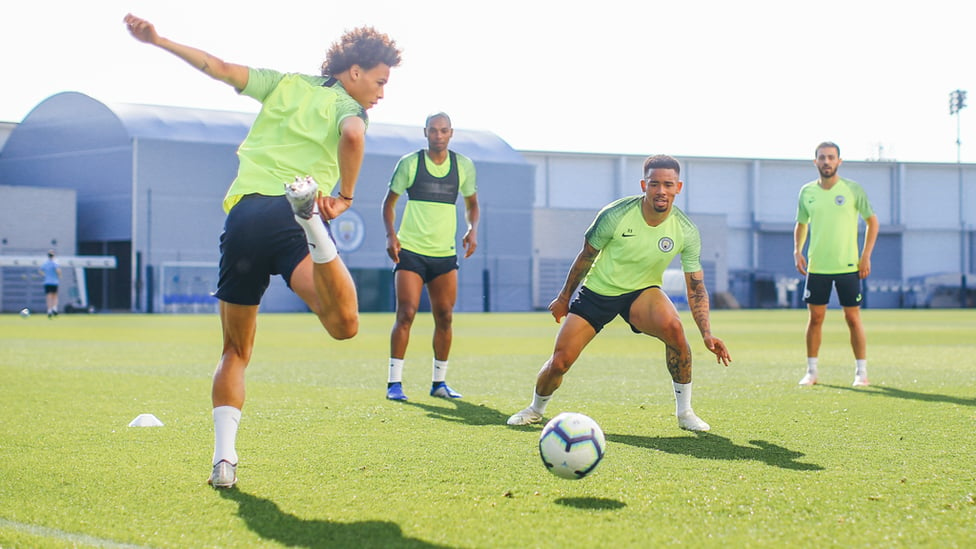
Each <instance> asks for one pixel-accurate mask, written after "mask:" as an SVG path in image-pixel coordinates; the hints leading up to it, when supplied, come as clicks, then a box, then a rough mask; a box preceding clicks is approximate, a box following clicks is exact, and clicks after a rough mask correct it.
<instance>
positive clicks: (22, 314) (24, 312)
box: [20, 307, 30, 318]
mask: <svg viewBox="0 0 976 549" xmlns="http://www.w3.org/2000/svg"><path fill="white" fill-rule="evenodd" d="M29 316H30V309H28V308H27V307H24V308H23V309H21V310H20V318H28V317H29Z"/></svg>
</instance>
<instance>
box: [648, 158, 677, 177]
mask: <svg viewBox="0 0 976 549" xmlns="http://www.w3.org/2000/svg"><path fill="white" fill-rule="evenodd" d="M655 169H664V170H674V173H675V174H677V175H681V164H678V161H677V160H676V159H675V158H674V157H673V156H668V155H666V154H655V155H652V156H648V157H647V159H646V160H644V176H645V177H646V176H647V173H648V172H649V171H651V170H655Z"/></svg>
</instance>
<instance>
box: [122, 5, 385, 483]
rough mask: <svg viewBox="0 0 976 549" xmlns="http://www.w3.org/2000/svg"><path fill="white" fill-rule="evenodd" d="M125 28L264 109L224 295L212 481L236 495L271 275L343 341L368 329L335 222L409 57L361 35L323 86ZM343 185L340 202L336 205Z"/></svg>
mask: <svg viewBox="0 0 976 549" xmlns="http://www.w3.org/2000/svg"><path fill="white" fill-rule="evenodd" d="M125 23H126V25H127V27H128V30H129V32H130V33H131V34H132V36H133V37H135V38H136V40H139V41H140V42H144V43H147V44H151V45H154V46H157V47H159V48H162V49H163V50H165V51H168V52H170V53H172V54H174V55H175V56H177V57H179V58H180V59H183V60H184V61H186V62H187V63H189V64H190V65H192V66H193V67H195V68H196V69H197V70H199V71H201V72H203V73H204V74H206V75H208V76H210V77H211V78H214V79H216V80H219V81H221V82H224V83H226V84H229V85H231V86H232V87H233V88H234V89H235V90H236V91H237V92H238V93H241V94H243V95H246V96H248V97H253V98H254V99H256V100H258V101H260V102H261V104H262V107H261V111H260V112H259V113H258V115H257V117H256V118H255V120H254V123H253V125H252V126H251V129H250V132H249V133H248V135H247V137H246V138H245V140H244V143H242V144H241V146H240V148H239V149H238V156H239V158H240V167H239V169H238V173H237V177H236V179H235V180H234V182H233V183H232V184H231V186H230V189H229V190H228V191H227V194H226V196H225V198H224V210H225V211H227V219H226V221H225V224H224V231H223V233H222V234H221V236H220V277H219V282H218V288H217V291H216V293H215V295H216V297H217V298H218V299H219V300H220V321H221V327H222V330H223V352H222V354H221V357H220V361H219V363H218V364H217V369H216V371H215V372H214V377H213V390H212V402H213V420H214V454H213V463H212V465H213V469H212V472H211V475H210V479H209V480H208V482H209V483H210V484H212V485H213V486H214V487H218V488H228V487H231V486H233V485H234V483H235V482H237V474H236V473H237V463H238V456H237V450H236V440H237V429H238V424H239V423H240V418H241V408H242V407H243V405H244V370H245V368H246V367H247V365H248V362H249V361H250V359H251V351H252V349H253V347H254V335H255V332H256V330H257V314H258V306H259V305H260V303H261V298H262V296H263V295H264V291H265V290H266V289H267V287H268V283H269V281H270V277H271V275H273V274H278V275H281V276H282V278H284V279H285V282H286V283H287V284H288V286H289V287H290V288H291V289H292V291H294V292H295V293H296V294H298V296H299V297H301V298H302V300H303V301H304V302H305V303H306V305H308V307H309V309H311V310H312V312H313V313H315V314H316V315H317V316H318V319H319V321H320V322H321V324H322V326H323V327H325V329H326V331H327V332H328V333H329V335H331V336H332V337H333V338H335V339H348V338H351V337H353V336H354V335H355V334H356V332H357V331H358V330H359V310H358V309H359V307H358V302H357V299H356V287H355V285H354V284H353V280H352V276H351V275H350V274H349V270H348V269H347V268H346V266H345V264H344V263H343V261H342V259H341V258H339V257H338V252H337V250H336V247H335V242H334V241H333V239H332V235H331V232H330V230H329V227H328V225H327V224H326V223H325V221H328V220H331V219H335V218H336V216H338V215H340V214H341V213H343V212H344V211H346V210H347V209H348V208H349V207H350V205H352V201H353V196H354V193H355V190H356V180H357V178H358V177H359V171H360V167H361V165H362V161H363V155H364V151H365V144H366V126H367V123H368V117H367V116H366V110H367V109H369V108H371V107H372V106H374V105H376V103H377V102H378V101H379V100H380V99H382V98H383V89H384V86H385V85H386V83H387V81H388V80H389V77H390V69H391V67H395V66H397V65H399V64H400V50H399V49H397V47H396V44H395V42H393V41H392V40H390V38H389V37H388V36H386V35H385V34H382V33H379V32H377V31H376V30H375V29H373V28H372V27H360V28H357V29H354V30H351V31H348V32H346V33H345V34H344V35H343V36H342V37H341V38H340V39H339V40H337V41H336V42H334V43H333V44H332V46H331V47H330V48H329V50H328V52H327V54H326V59H325V62H324V63H323V64H322V67H321V76H310V75H301V74H283V73H279V72H277V71H273V70H268V69H255V68H250V67H247V66H244V65H237V64H233V63H227V62H224V61H222V60H221V59H218V58H216V57H214V56H213V55H211V54H209V53H207V52H204V51H201V50H198V49H195V48H192V47H189V46H185V45H182V44H178V43H176V42H173V41H171V40H169V39H167V38H164V37H161V36H159V34H157V32H156V29H155V28H154V27H153V25H152V24H151V23H149V22H148V21H146V20H144V19H140V18H138V17H135V16H133V15H131V14H129V15H127V16H126V17H125ZM306 175H310V176H311V177H305V176H306ZM316 180H317V181H318V183H316ZM336 186H338V188H339V190H338V192H337V194H336V196H330V194H331V191H332V190H333V188H334V187H336ZM323 218H324V220H325V221H323ZM296 222H297V223H296Z"/></svg>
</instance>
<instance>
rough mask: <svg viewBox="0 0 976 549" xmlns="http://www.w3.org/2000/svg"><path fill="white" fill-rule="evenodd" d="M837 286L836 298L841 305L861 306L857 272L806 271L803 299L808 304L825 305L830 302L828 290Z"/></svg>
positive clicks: (859, 283) (859, 279) (859, 281)
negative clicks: (827, 272)
mask: <svg viewBox="0 0 976 549" xmlns="http://www.w3.org/2000/svg"><path fill="white" fill-rule="evenodd" d="M835 286H836V287H837V300H838V301H839V302H840V304H841V306H842V307H860V306H861V298H862V297H863V296H862V295H861V277H860V276H859V275H858V273H857V272H853V273H844V274H829V275H828V274H814V273H807V282H806V289H804V290H803V301H805V302H807V303H809V304H810V305H826V304H827V303H829V302H830V292H831V290H832V289H833V287H835Z"/></svg>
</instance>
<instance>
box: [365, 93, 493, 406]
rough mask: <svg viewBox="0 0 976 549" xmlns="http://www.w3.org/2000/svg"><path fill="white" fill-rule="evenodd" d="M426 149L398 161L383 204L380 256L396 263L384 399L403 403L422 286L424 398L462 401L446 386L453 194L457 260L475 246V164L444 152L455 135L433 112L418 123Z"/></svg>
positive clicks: (453, 292) (453, 295) (453, 267)
mask: <svg viewBox="0 0 976 549" xmlns="http://www.w3.org/2000/svg"><path fill="white" fill-rule="evenodd" d="M424 136H425V137H427V150H426V151H424V150H419V151H416V152H412V153H410V154H407V155H406V156H404V157H403V158H401V159H400V161H399V162H398V163H397V165H396V168H395V169H394V171H393V177H392V179H391V180H390V189H389V191H387V193H386V200H384V201H383V224H384V225H385V226H386V235H387V236H386V253H387V254H388V255H389V256H390V259H392V260H393V263H395V267H394V268H393V270H394V271H395V274H394V284H395V287H396V300H397V303H396V321H395V322H394V323H393V329H392V330H391V333H390V363H389V366H390V368H389V373H388V377H387V387H386V398H388V399H390V400H407V395H406V394H404V392H403V385H402V381H403V360H404V357H405V356H406V353H407V344H408V343H409V342H410V327H411V326H412V325H413V320H414V317H415V316H416V315H417V307H418V306H419V305H420V295H421V292H422V291H423V288H424V285H425V284H426V285H427V293H428V295H429V296H430V308H431V313H432V314H433V316H434V337H433V349H434V364H433V373H432V375H431V380H432V381H431V388H430V395H431V396H435V397H440V398H461V395H460V394H459V393H458V392H456V391H455V390H454V389H451V388H450V387H449V386H448V385H447V382H446V379H447V359H448V355H449V354H450V352H451V341H452V339H453V316H454V303H455V301H457V285H458V274H457V269H458V261H457V249H456V239H457V210H456V206H455V203H456V202H457V197H458V194H459V193H460V194H461V196H463V197H464V214H465V219H466V220H467V224H468V228H467V231H466V232H465V233H464V237H463V238H462V239H461V244H462V246H463V247H464V257H465V258H468V257H471V254H473V253H474V251H475V249H476V248H477V247H478V220H479V218H480V215H481V214H480V209H479V207H478V194H477V191H478V188H477V184H476V181H475V169H474V163H473V162H471V160H470V159H469V158H467V157H466V156H464V155H461V154H458V153H456V152H454V151H452V150H449V149H448V148H447V147H448V143H450V141H451V137H453V136H454V129H453V128H452V127H451V119H450V117H448V116H447V114H445V113H443V112H439V113H436V114H432V115H430V116H428V117H427V121H426V123H425V125H424ZM404 192H406V193H407V197H408V199H407V204H406V207H405V208H404V211H403V220H402V221H401V223H400V230H399V232H398V231H396V229H395V228H394V226H393V224H394V220H395V217H396V203H397V200H398V199H399V198H400V195H402V194H403V193H404Z"/></svg>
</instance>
